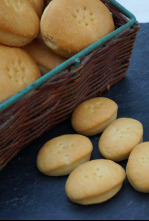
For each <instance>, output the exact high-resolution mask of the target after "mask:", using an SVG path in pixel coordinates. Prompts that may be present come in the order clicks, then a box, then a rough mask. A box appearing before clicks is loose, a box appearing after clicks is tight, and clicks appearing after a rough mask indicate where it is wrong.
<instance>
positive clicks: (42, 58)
mask: <svg viewBox="0 0 149 221" xmlns="http://www.w3.org/2000/svg"><path fill="white" fill-rule="evenodd" d="M23 49H25V50H26V51H27V52H28V53H29V54H30V55H31V56H32V58H33V59H34V60H35V61H36V63H37V65H38V67H39V69H40V71H41V73H42V74H46V73H47V72H49V71H51V70H52V69H54V68H55V67H57V66H58V65H60V64H61V63H63V62H64V61H66V59H65V58H63V57H61V56H59V55H57V54H56V53H54V52H53V51H52V50H51V49H50V48H48V47H47V46H46V45H45V44H44V42H43V40H42V38H41V37H40V36H38V38H36V39H35V40H34V41H32V42H31V43H30V44H28V45H26V46H25V47H23Z"/></svg>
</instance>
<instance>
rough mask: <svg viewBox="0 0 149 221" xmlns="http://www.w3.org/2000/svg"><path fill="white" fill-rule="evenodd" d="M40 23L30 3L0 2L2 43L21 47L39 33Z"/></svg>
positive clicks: (20, 1) (20, 0)
mask: <svg viewBox="0 0 149 221" xmlns="http://www.w3.org/2000/svg"><path fill="white" fill-rule="evenodd" d="M39 29H40V21H39V18H38V16H37V14H36V12H35V10H34V9H33V7H32V5H31V4H30V2H29V1H26V0H0V43H2V44H5V45H8V46H13V47H21V46H24V45H26V44H28V43H29V42H31V41H32V40H33V39H35V38H36V37H37V35H38V33H39Z"/></svg>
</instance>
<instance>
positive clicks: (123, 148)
mask: <svg viewBox="0 0 149 221" xmlns="http://www.w3.org/2000/svg"><path fill="white" fill-rule="evenodd" d="M142 140H143V126H142V124H141V123H140V122H139V121H137V120H134V119H131V118H120V119H117V120H115V121H114V122H113V123H112V124H111V125H109V127H108V128H107V129H106V130H105V131H104V132H103V134H102V135H101V138H100V140H99V150H100V153H101V154H102V155H103V156H104V157H105V158H107V159H110V160H114V161H122V160H126V159H128V157H129V155H130V152H131V151H132V149H133V148H134V147H135V146H136V145H137V144H139V143H140V142H141V141H142Z"/></svg>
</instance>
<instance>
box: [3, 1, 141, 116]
mask: <svg viewBox="0 0 149 221" xmlns="http://www.w3.org/2000/svg"><path fill="white" fill-rule="evenodd" d="M108 2H109V3H112V4H113V5H114V6H116V8H118V9H119V10H120V11H121V12H122V13H123V14H124V15H126V16H127V17H128V18H129V19H130V21H129V22H128V23H126V24H125V25H123V26H121V27H120V28H118V29H116V30H114V31H113V32H112V33H110V34H108V35H106V36H105V37H104V38H102V39H100V40H98V41H97V42H95V43H93V44H92V45H90V46H89V47H87V48H85V49H84V50H82V51H81V52H79V53H78V54H76V55H75V56H73V57H71V58H70V59H68V60H67V61H65V62H64V63H62V64H60V65H59V66H58V67H56V68H54V69H53V70H51V71H50V72H48V73H47V74H45V75H44V76H42V77H41V78H39V79H38V80H36V81H35V82H33V83H32V84H30V85H29V86H27V87H26V88H24V89H23V90H21V91H20V92H19V93H17V94H15V95H13V96H12V97H11V98H9V99H8V100H6V101H4V102H3V103H1V104H0V114H1V113H2V112H3V111H5V110H6V109H7V108H9V107H10V106H12V105H13V104H14V103H16V102H17V101H19V100H20V99H21V98H22V97H24V96H25V95H27V94H28V93H30V92H31V91H33V90H35V89H36V88H38V87H39V86H41V85H42V84H44V83H45V82H47V81H48V80H49V79H51V78H52V77H54V76H56V75H57V74H58V73H60V72H62V71H63V70H65V69H66V68H67V67H69V66H70V65H72V64H75V63H79V61H80V59H81V58H82V57H83V56H86V55H87V54H89V53H91V52H92V51H93V50H95V49H97V48H98V47H99V46H101V45H103V44H104V43H106V42H108V41H109V40H111V39H113V38H114V37H116V36H117V35H118V34H120V33H121V32H122V31H123V30H125V29H127V28H130V27H132V26H133V25H135V24H136V25H138V22H137V20H136V18H135V16H134V15H133V14H132V13H131V12H130V11H128V10H127V9H126V8H124V7H123V6H122V5H121V4H119V3H118V2H117V1H116V0H108Z"/></svg>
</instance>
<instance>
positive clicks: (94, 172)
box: [65, 160, 126, 205]
mask: <svg viewBox="0 0 149 221" xmlns="http://www.w3.org/2000/svg"><path fill="white" fill-rule="evenodd" d="M125 177H126V173H125V171H124V169H123V168H122V167H121V166H119V165H118V164H116V163H114V162H112V161H110V160H93V161H90V162H87V163H85V164H83V165H81V166H79V167H78V168H77V169H75V170H74V171H73V172H72V173H71V174H70V176H69V178H68V180H67V182H66V187H65V190H66V194H67V196H68V198H69V199H70V200H71V201H72V202H75V203H77V204H81V205H91V204H99V203H103V202H105V201H107V200H109V199H111V198H112V197H114V196H115V195H116V194H117V193H118V192H119V191H120V190H121V188H122V185H123V182H124V180H125Z"/></svg>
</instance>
